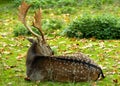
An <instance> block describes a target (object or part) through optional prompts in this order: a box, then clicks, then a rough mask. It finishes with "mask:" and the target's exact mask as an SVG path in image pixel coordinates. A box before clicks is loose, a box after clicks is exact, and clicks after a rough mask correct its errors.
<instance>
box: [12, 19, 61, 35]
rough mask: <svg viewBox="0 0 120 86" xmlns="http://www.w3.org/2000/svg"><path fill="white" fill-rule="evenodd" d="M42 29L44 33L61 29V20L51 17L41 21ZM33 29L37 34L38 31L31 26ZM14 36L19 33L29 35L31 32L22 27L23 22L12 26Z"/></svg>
mask: <svg viewBox="0 0 120 86" xmlns="http://www.w3.org/2000/svg"><path fill="white" fill-rule="evenodd" d="M42 22H43V23H42V29H43V31H44V32H45V34H50V33H51V32H53V31H54V30H57V29H61V28H62V24H63V22H62V21H61V20H58V19H55V18H51V19H47V20H43V21H42ZM32 29H33V31H34V32H36V33H38V34H39V31H38V30H37V29H36V28H34V27H32ZM13 33H14V36H19V35H31V33H30V32H29V31H28V30H27V29H26V28H25V27H24V25H23V24H17V25H16V26H15V27H14V31H13Z"/></svg>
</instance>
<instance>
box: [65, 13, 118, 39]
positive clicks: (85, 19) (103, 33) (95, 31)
mask: <svg viewBox="0 0 120 86" xmlns="http://www.w3.org/2000/svg"><path fill="white" fill-rule="evenodd" d="M119 23H120V19H119V18H117V17H115V16H112V15H109V14H103V15H99V16H94V15H84V16H81V17H80V18H77V19H75V20H74V21H73V22H72V23H71V24H70V25H69V26H68V27H67V28H66V29H65V31H64V32H65V34H66V35H67V36H68V37H76V38H91V37H95V38H97V39H120V24H119Z"/></svg>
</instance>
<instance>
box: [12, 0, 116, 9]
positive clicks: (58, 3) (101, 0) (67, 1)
mask: <svg viewBox="0 0 120 86" xmlns="http://www.w3.org/2000/svg"><path fill="white" fill-rule="evenodd" d="M25 1H26V2H28V3H30V4H32V5H33V8H38V7H42V8H53V7H54V8H56V7H64V6H69V7H73V6H92V7H93V8H100V7H101V6H102V5H103V4H112V3H117V2H118V0H25ZM21 2H22V0H14V4H15V5H17V6H18V5H20V3H21Z"/></svg>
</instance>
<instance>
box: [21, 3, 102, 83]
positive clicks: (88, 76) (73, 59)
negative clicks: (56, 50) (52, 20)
mask: <svg viewBox="0 0 120 86" xmlns="http://www.w3.org/2000/svg"><path fill="white" fill-rule="evenodd" d="M29 8H30V5H28V4H26V3H25V2H23V3H22V5H21V6H20V7H19V18H20V20H21V21H22V23H23V24H24V26H25V27H26V28H27V29H28V30H29V31H30V32H31V33H32V34H33V35H34V36H35V37H36V40H34V39H28V40H29V41H30V42H31V43H32V45H31V47H30V48H29V50H28V52H27V58H26V70H27V73H26V74H27V79H30V80H32V81H48V80H50V81H60V82H81V81H95V80H98V79H99V77H100V76H101V78H104V75H103V72H102V69H101V68H100V67H99V66H98V65H97V64H96V63H95V62H94V61H93V60H91V59H90V58H89V57H88V56H86V55H85V54H83V53H76V54H73V55H70V56H62V55H61V56H55V55H53V51H52V49H51V48H50V46H49V45H48V44H47V42H46V40H45V38H44V35H43V32H42V29H41V10H38V11H37V12H36V13H35V17H34V19H35V21H34V22H33V26H34V27H35V28H37V29H38V30H39V32H40V33H41V36H40V35H38V34H36V33H35V32H33V31H32V29H31V28H30V27H29V26H28V25H27V23H26V14H27V11H28V9H29Z"/></svg>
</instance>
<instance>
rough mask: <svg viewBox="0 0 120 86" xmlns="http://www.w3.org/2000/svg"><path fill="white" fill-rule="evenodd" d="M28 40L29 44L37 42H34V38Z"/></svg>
mask: <svg viewBox="0 0 120 86" xmlns="http://www.w3.org/2000/svg"><path fill="white" fill-rule="evenodd" d="M27 40H28V41H29V42H31V43H34V42H35V40H34V39H33V38H27Z"/></svg>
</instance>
